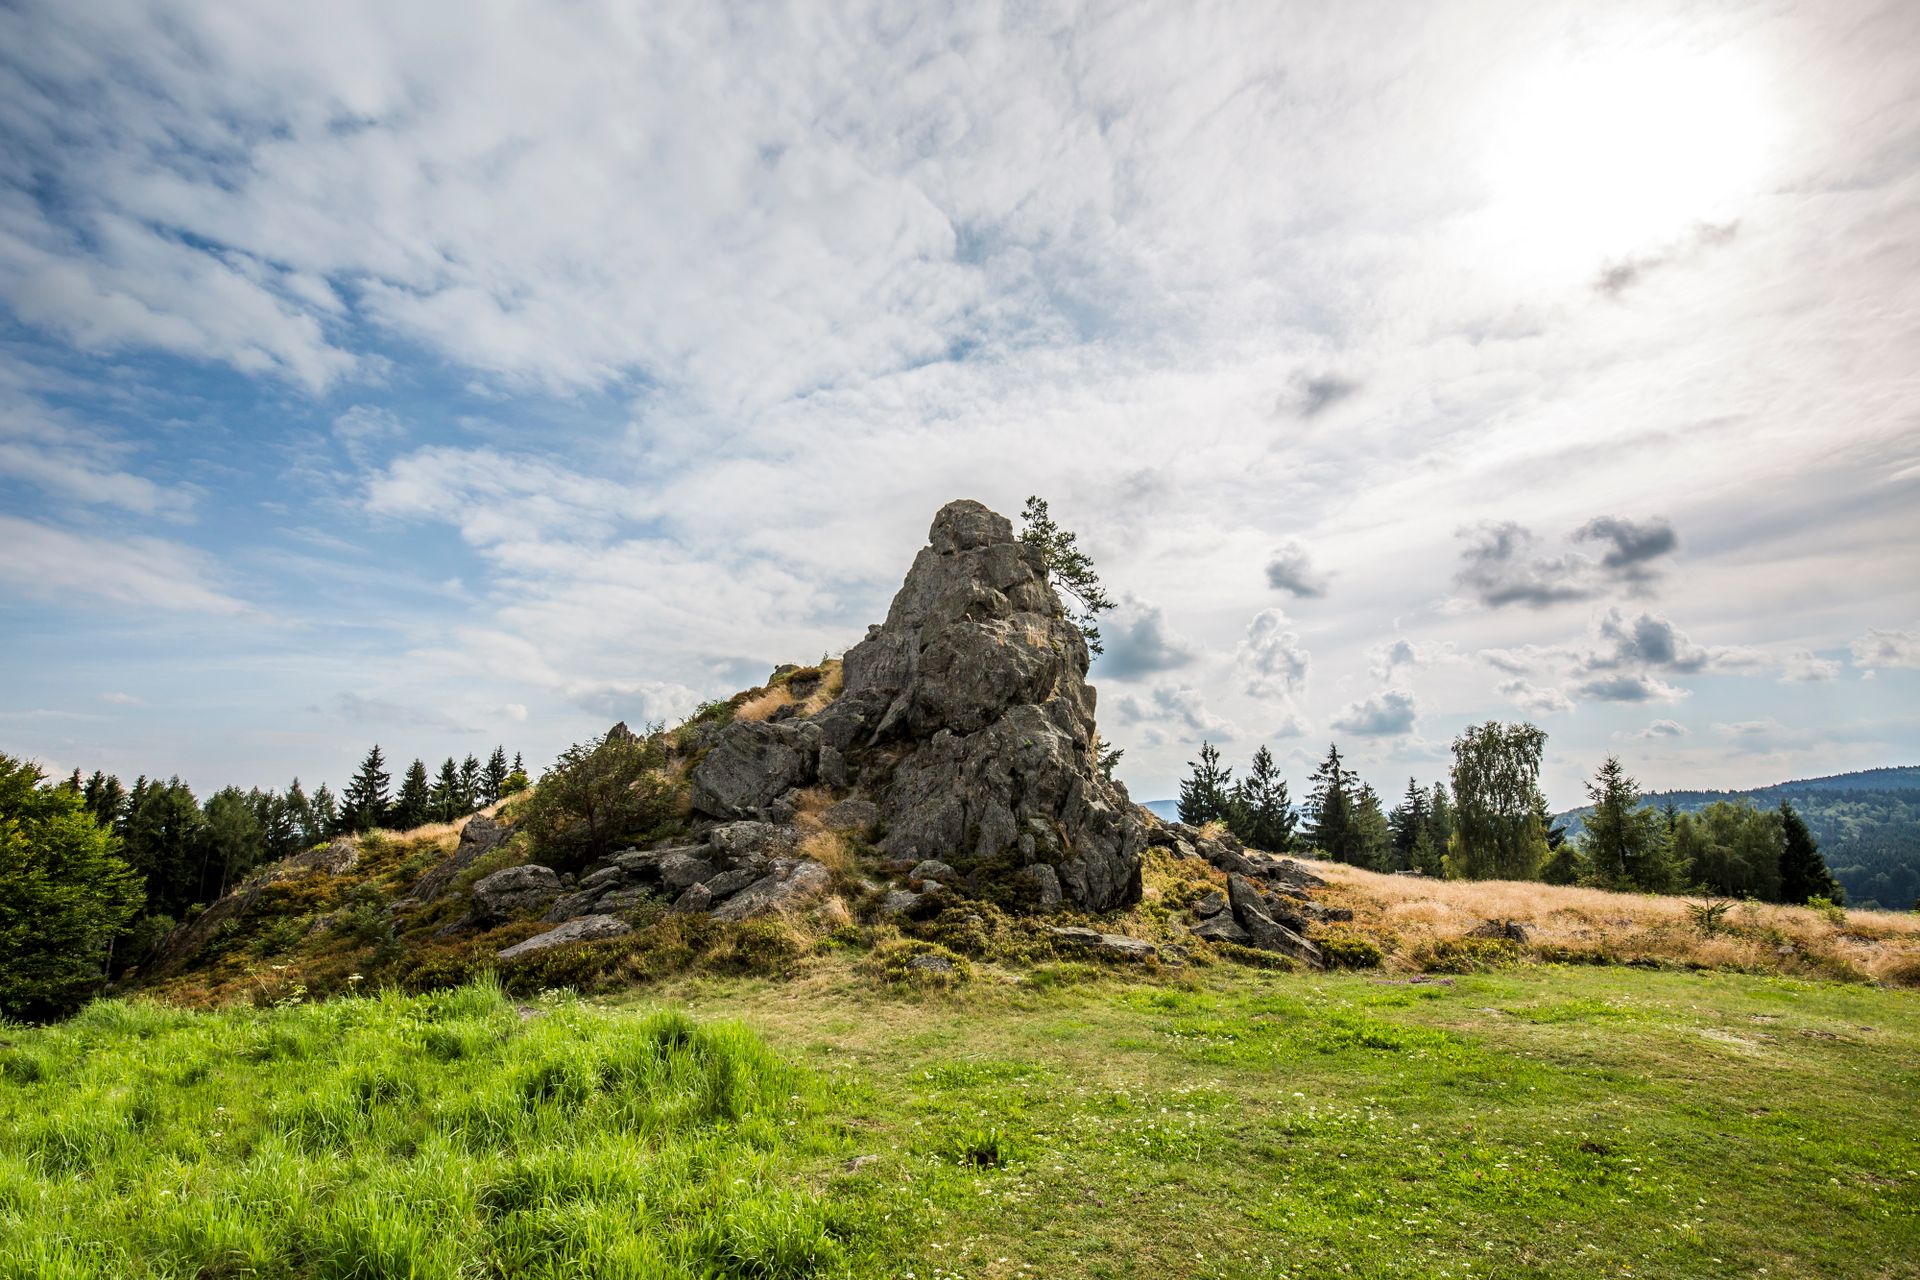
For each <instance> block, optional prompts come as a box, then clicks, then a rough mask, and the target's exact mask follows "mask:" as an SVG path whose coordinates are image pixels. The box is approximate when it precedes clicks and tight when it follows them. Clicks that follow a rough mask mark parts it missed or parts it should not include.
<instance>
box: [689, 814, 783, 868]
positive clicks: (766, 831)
mask: <svg viewBox="0 0 1920 1280" xmlns="http://www.w3.org/2000/svg"><path fill="white" fill-rule="evenodd" d="M794 834H795V833H794V832H793V830H792V829H791V828H783V827H777V826H775V825H774V824H773V823H771V822H727V823H722V824H721V825H720V826H717V827H715V828H713V829H712V830H711V831H709V832H707V848H706V851H705V854H706V857H707V859H708V861H710V862H713V863H715V864H716V865H718V866H723V867H764V866H766V864H767V862H768V860H769V859H772V858H775V857H778V856H780V855H781V854H784V853H787V852H789V851H791V850H792V848H793V845H794Z"/></svg>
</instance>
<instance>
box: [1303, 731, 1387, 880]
mask: <svg viewBox="0 0 1920 1280" xmlns="http://www.w3.org/2000/svg"><path fill="white" fill-rule="evenodd" d="M1310 781H1311V782H1312V783H1313V792H1312V795H1311V796H1310V798H1309V799H1308V800H1307V816H1308V818H1309V819H1310V825H1309V826H1308V828H1307V832H1306V842H1307V843H1308V844H1310V845H1312V846H1313V847H1314V848H1316V849H1319V850H1320V851H1321V852H1322V853H1324V854H1326V856H1327V857H1329V858H1332V859H1334V860H1335V861H1336V862H1351V863H1353V864H1354V865H1356V866H1371V865H1372V861H1371V858H1372V855H1373V853H1374V848H1373V845H1374V843H1375V841H1376V840H1377V838H1378V836H1379V832H1378V831H1377V830H1370V829H1369V827H1370V824H1368V823H1362V822H1360V821H1359V820H1358V815H1357V813H1356V809H1357V808H1358V806H1359V804H1360V800H1361V783H1360V777H1359V775H1358V774H1356V773H1354V771H1353V770H1351V769H1349V768H1347V767H1346V765H1345V764H1344V763H1343V761H1342V760H1341V756H1340V748H1339V746H1338V744H1335V743H1329V744H1327V758H1326V759H1325V760H1322V761H1321V762H1320V764H1319V766H1318V767H1317V768H1315V769H1314V771H1313V776H1312V778H1311V779H1310ZM1375 807H1376V808H1377V807H1378V802H1377V801H1376V804H1375Z"/></svg>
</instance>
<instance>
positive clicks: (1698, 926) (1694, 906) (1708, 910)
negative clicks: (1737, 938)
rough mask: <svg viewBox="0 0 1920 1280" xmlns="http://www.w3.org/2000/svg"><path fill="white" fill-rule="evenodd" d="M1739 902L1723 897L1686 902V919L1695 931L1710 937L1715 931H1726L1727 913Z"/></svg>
mask: <svg viewBox="0 0 1920 1280" xmlns="http://www.w3.org/2000/svg"><path fill="white" fill-rule="evenodd" d="M1738 905H1739V903H1737V902H1733V901H1731V900H1729V899H1725V898H1709V899H1707V900H1706V901H1705V902H1689V903H1688V904H1687V920H1688V922H1689V923H1690V924H1692V925H1693V927H1694V929H1695V931H1696V932H1698V933H1700V934H1701V935H1702V936H1704V937H1709V938H1711V937H1712V936H1713V935H1715V934H1716V933H1725V932H1726V931H1727V913H1728V912H1729V911H1732V910H1733V909H1734V908H1735V907H1736V906H1738Z"/></svg>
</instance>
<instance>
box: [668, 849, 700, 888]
mask: <svg viewBox="0 0 1920 1280" xmlns="http://www.w3.org/2000/svg"><path fill="white" fill-rule="evenodd" d="M656 866H657V869H658V870H659V873H660V883H662V884H664V885H666V887H667V888H669V889H672V890H680V889H685V888H687V887H689V886H690V885H696V884H700V883H701V882H703V881H705V880H707V879H708V878H709V877H711V876H712V875H713V864H712V863H710V862H707V861H706V860H705V859H703V858H699V857H696V856H694V855H693V854H691V853H683V852H681V851H679V850H675V851H674V852H672V853H669V854H668V855H667V856H666V857H664V858H662V859H660V861H659V862H658V863H657V864H656Z"/></svg>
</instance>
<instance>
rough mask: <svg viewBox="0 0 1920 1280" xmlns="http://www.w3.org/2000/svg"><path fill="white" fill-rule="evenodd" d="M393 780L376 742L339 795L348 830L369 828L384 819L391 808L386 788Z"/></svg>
mask: <svg viewBox="0 0 1920 1280" xmlns="http://www.w3.org/2000/svg"><path fill="white" fill-rule="evenodd" d="M392 781H393V778H392V776H391V775H389V774H388V773H387V762H386V759H385V758H384V757H383V756H381V754H380V747H379V744H377V743H376V744H375V745H374V747H373V749H372V750H370V751H368V752H367V756H366V759H364V760H362V761H361V762H360V768H359V770H358V771H357V772H356V773H355V774H354V775H353V779H352V781H350V782H348V783H347V789H346V792H345V793H344V794H343V795H342V796H341V797H340V817H341V820H342V821H343V822H344V823H345V824H346V827H347V830H349V831H356V832H359V831H371V830H373V829H374V828H375V827H377V826H380V825H381V824H382V823H384V822H385V821H386V820H387V810H388V809H389V808H390V807H391V803H390V796H389V794H388V791H387V787H388V784H390V783H391V782H392Z"/></svg>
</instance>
